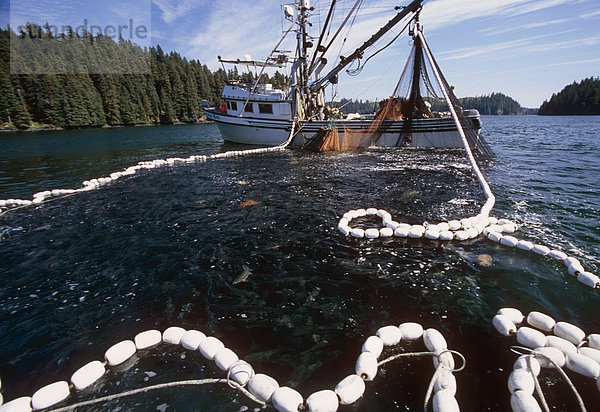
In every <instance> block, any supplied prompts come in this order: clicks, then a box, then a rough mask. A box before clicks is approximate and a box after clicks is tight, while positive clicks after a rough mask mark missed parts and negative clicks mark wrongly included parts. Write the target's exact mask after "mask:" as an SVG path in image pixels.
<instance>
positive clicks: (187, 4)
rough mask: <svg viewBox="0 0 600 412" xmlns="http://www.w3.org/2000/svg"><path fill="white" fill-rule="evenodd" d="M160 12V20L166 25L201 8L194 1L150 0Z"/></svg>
mask: <svg viewBox="0 0 600 412" xmlns="http://www.w3.org/2000/svg"><path fill="white" fill-rule="evenodd" d="M152 2H153V3H154V4H156V6H157V7H158V8H159V9H160V11H161V12H162V16H161V18H162V19H163V20H164V21H165V22H166V23H172V22H174V21H175V20H177V19H178V18H180V17H182V16H185V15H186V14H187V13H189V12H190V11H192V10H193V9H195V8H198V7H200V6H201V4H200V3H199V2H198V1H196V0H152Z"/></svg>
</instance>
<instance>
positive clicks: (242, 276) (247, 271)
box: [233, 265, 252, 285]
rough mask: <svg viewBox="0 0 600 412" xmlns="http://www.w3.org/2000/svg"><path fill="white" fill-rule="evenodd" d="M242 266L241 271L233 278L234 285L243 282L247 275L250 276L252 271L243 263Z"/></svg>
mask: <svg viewBox="0 0 600 412" xmlns="http://www.w3.org/2000/svg"><path fill="white" fill-rule="evenodd" d="M242 268H243V269H244V270H242V273H240V274H239V275H238V277H237V278H235V280H234V281H233V284H234V285H235V284H236V283H240V282H244V281H245V280H246V279H248V276H250V274H251V273H252V271H251V270H250V268H249V267H248V266H246V265H243V266H242Z"/></svg>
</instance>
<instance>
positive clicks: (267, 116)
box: [203, 0, 491, 155]
mask: <svg viewBox="0 0 600 412" xmlns="http://www.w3.org/2000/svg"><path fill="white" fill-rule="evenodd" d="M423 2H424V0H414V1H412V2H411V3H410V4H409V5H407V6H405V7H396V8H394V12H395V13H396V14H395V15H394V16H393V17H392V18H391V20H389V21H388V22H387V24H385V25H384V26H383V27H381V28H380V29H379V30H378V31H377V32H376V33H375V34H373V35H372V36H371V37H370V38H368V39H367V40H366V41H364V43H363V44H362V45H361V46H360V47H358V48H356V49H355V50H354V51H353V52H352V53H351V54H349V55H348V56H347V57H345V56H341V55H340V56H339V57H338V58H335V59H334V60H335V61H334V63H335V65H334V66H333V67H331V68H330V69H329V70H328V71H327V73H326V74H323V75H322V73H323V72H324V69H326V68H328V67H329V65H328V63H329V62H330V61H332V59H331V58H330V57H328V56H329V54H328V53H331V52H332V50H331V49H332V47H331V45H332V44H334V42H335V40H336V36H337V35H338V34H339V33H340V31H341V30H342V27H343V26H344V24H345V23H347V22H348V21H350V20H353V19H355V18H356V17H357V15H358V13H359V12H360V5H361V4H362V1H361V0H358V1H357V2H356V3H355V5H354V7H353V8H352V9H351V10H350V12H349V13H348V14H347V16H346V17H345V19H344V20H343V22H342V24H341V26H340V27H338V28H337V31H335V34H333V35H330V33H331V32H332V31H333V29H332V27H331V25H332V20H333V19H332V15H333V11H334V9H335V6H336V1H332V2H331V5H330V8H329V10H328V13H327V16H326V18H325V23H324V24H323V27H322V30H321V32H320V34H319V35H318V37H317V36H313V35H310V34H309V33H308V27H312V25H311V24H310V23H309V18H310V17H311V16H314V15H315V14H316V12H314V8H313V7H311V6H310V0H294V4H293V6H292V5H285V6H283V11H284V16H285V19H286V20H288V21H289V22H291V26H290V28H289V29H288V30H287V31H284V33H283V37H282V38H281V40H280V41H279V42H278V43H277V45H276V46H275V47H274V48H273V49H272V51H271V53H270V54H269V56H268V57H267V58H266V59H265V60H264V61H257V60H252V59H251V58H250V57H249V56H247V57H246V58H244V59H223V58H221V56H219V61H220V62H221V64H222V65H223V68H224V69H225V64H232V65H236V66H239V65H241V66H246V67H248V68H254V70H255V72H258V68H260V73H256V74H255V75H254V77H253V79H256V80H255V81H254V82H253V83H252V82H245V83H244V82H241V81H240V80H236V79H233V78H232V79H228V81H227V84H226V85H225V87H224V89H223V93H222V99H223V101H224V104H221V105H219V106H212V105H211V104H210V103H209V102H206V101H205V102H203V109H204V113H205V114H206V117H207V118H208V119H209V120H213V121H215V122H216V124H217V125H218V127H219V130H220V132H221V134H222V136H223V139H224V140H225V141H228V142H235V143H242V144H252V145H261V146H276V145H280V144H283V143H284V142H287V143H288V144H290V145H291V146H301V147H308V148H311V147H312V148H313V149H314V148H317V150H323V148H325V150H328V148H333V150H340V149H341V150H343V149H353V148H356V147H361V146H380V147H399V146H408V147H426V148H462V147H464V144H465V142H464V139H463V137H461V133H459V131H458V127H459V123H458V122H457V121H456V118H458V119H459V121H460V127H461V128H462V129H463V130H464V131H465V133H464V134H465V135H466V138H467V140H468V143H469V145H470V146H471V150H473V152H474V153H475V154H481V155H490V154H491V152H490V149H489V147H488V146H487V144H486V143H485V141H484V140H483V139H482V138H481V136H480V131H481V121H480V115H479V112H478V111H477V110H472V109H471V110H469V109H463V108H462V107H460V105H459V103H458V99H457V98H456V96H455V95H454V93H453V88H452V87H451V86H449V84H448V82H447V81H446V80H445V79H444V77H443V75H442V74H441V71H440V69H439V66H438V65H437V63H436V62H435V59H434V58H433V56H432V55H431V51H430V50H429V47H428V46H427V43H426V41H425V38H424V36H423V30H422V28H421V26H420V23H419V14H420V11H421V8H422V3H423ZM402 23H403V24H404V28H403V29H402V31H401V32H400V33H399V34H397V35H395V37H394V38H393V39H392V40H391V41H390V42H389V43H388V44H386V45H385V46H383V47H381V48H380V49H379V50H376V51H373V50H372V49H373V48H374V46H375V45H377V44H378V42H380V41H382V39H384V38H385V36H386V35H388V36H389V33H390V32H391V30H392V29H393V28H395V27H396V26H398V25H400V24H402ZM404 32H407V33H408V35H409V36H410V37H411V38H412V43H413V47H412V50H411V52H410V54H409V58H408V61H407V63H406V65H405V67H404V70H403V72H402V75H401V77H400V80H399V81H398V84H397V86H396V89H395V90H394V92H393V93H391V95H390V96H391V97H390V98H388V99H385V100H384V101H382V102H380V107H379V110H377V111H376V113H371V114H367V115H359V114H352V115H343V114H342V113H341V111H340V110H339V109H338V108H336V107H334V106H335V105H334V102H331V103H330V104H328V103H327V102H326V100H325V89H326V88H327V87H330V86H333V85H336V84H337V83H338V81H339V74H340V72H342V71H343V70H345V71H346V72H347V73H349V74H356V73H357V72H359V71H360V70H362V67H364V64H366V62H368V61H369V60H370V59H371V57H374V56H375V55H377V54H378V53H379V52H380V51H382V50H383V49H385V48H387V47H388V46H390V45H391V44H392V43H393V42H394V41H395V40H396V39H398V37H399V36H400V34H402V33H404ZM290 33H295V35H296V51H295V53H294V54H293V55H292V54H290V53H291V52H285V51H282V50H280V49H279V48H280V45H281V44H282V42H283V41H284V39H285V38H286V37H287V36H288V35H290ZM317 38H318V40H317ZM315 40H317V44H316V45H315V44H314V41H315ZM366 53H371V55H370V56H369V57H366ZM286 65H290V66H291V68H290V71H289V73H290V74H289V84H288V85H287V86H286V87H282V88H276V87H274V86H273V85H272V84H268V83H260V82H259V80H260V79H261V78H262V77H263V76H262V74H263V73H264V71H265V69H266V68H273V67H275V68H281V67H287V66H286ZM350 65H353V66H356V67H353V68H350ZM236 72H237V69H236ZM226 73H227V70H226ZM436 108H438V109H437V110H436ZM332 131H333V132H334V133H332ZM331 139H334V140H335V142H333V143H332V142H331ZM338 140H339V141H338Z"/></svg>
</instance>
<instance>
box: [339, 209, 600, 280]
mask: <svg viewBox="0 0 600 412" xmlns="http://www.w3.org/2000/svg"><path fill="white" fill-rule="evenodd" d="M365 216H373V217H375V216H378V217H380V218H381V220H382V226H379V227H370V228H368V229H362V228H360V227H352V226H351V225H350V224H351V222H352V220H353V219H356V218H361V217H365ZM372 226H373V225H372ZM337 227H338V230H339V231H340V232H341V233H342V234H343V235H344V236H352V237H356V238H367V239H377V238H380V237H382V238H389V237H393V236H395V237H400V238H413V239H420V238H425V239H430V240H441V241H451V240H458V241H464V240H469V239H474V238H476V237H478V236H480V235H484V236H486V237H487V238H488V239H490V240H492V241H494V242H498V243H500V244H502V245H504V246H508V247H513V248H517V249H521V250H524V251H531V252H533V253H535V254H537V255H541V256H548V257H550V258H552V259H556V260H558V261H561V262H563V263H564V265H565V266H566V268H567V271H568V273H569V274H570V275H572V276H575V277H577V280H578V281H580V282H581V283H583V284H584V285H587V286H589V287H592V288H600V277H598V276H597V275H595V274H593V273H591V272H588V271H586V270H585V269H584V268H583V265H582V264H581V262H580V261H579V260H578V259H577V258H575V257H573V256H568V255H567V254H566V253H564V252H562V251H560V250H557V249H550V248H549V247H547V246H545V245H540V244H535V243H533V242H530V241H527V240H519V239H517V238H516V237H514V236H513V235H512V233H514V232H515V231H516V230H517V229H518V226H517V224H515V223H514V222H512V221H510V220H508V219H497V218H495V217H488V216H486V215H484V214H482V213H480V214H478V215H477V216H474V217H470V218H465V219H461V220H450V221H447V222H441V223H437V224H427V223H424V224H422V225H419V224H416V225H411V224H409V223H399V222H397V221H395V220H394V219H393V217H392V215H391V214H390V213H389V212H388V211H386V210H384V209H377V208H369V209H356V210H350V211H349V212H346V213H345V214H344V215H343V216H342V218H341V219H340V221H339V223H338V226H337Z"/></svg>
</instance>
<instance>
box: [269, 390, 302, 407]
mask: <svg viewBox="0 0 600 412" xmlns="http://www.w3.org/2000/svg"><path fill="white" fill-rule="evenodd" d="M271 403H272V404H273V406H274V407H275V409H277V410H278V411H279V412H298V411H299V410H300V407H301V406H302V404H303V403H304V399H303V398H302V395H300V394H299V393H298V392H297V391H295V390H294V389H292V388H288V387H287V386H282V387H281V388H277V389H276V390H275V392H273V396H272V397H271Z"/></svg>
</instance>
